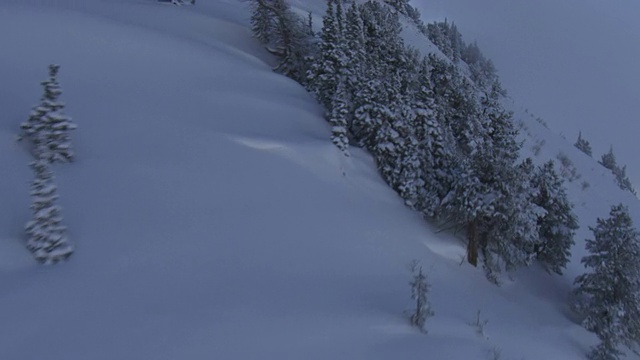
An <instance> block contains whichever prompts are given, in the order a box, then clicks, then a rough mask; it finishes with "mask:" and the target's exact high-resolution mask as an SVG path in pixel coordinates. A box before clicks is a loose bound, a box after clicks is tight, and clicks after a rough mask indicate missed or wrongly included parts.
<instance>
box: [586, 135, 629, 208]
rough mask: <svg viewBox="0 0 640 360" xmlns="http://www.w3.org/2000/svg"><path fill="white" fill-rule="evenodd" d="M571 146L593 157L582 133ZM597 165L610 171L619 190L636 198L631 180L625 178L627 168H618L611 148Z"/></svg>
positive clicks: (589, 145)
mask: <svg viewBox="0 0 640 360" xmlns="http://www.w3.org/2000/svg"><path fill="white" fill-rule="evenodd" d="M573 146H575V147H576V148H578V150H580V151H582V152H583V153H585V154H587V155H589V156H590V157H592V156H593V151H592V150H591V144H590V143H589V141H588V140H587V139H585V138H583V137H582V132H580V133H578V140H577V141H576V143H575V144H573ZM598 163H599V164H600V165H602V166H604V167H605V168H607V169H609V170H611V173H612V174H613V176H614V177H615V179H616V183H617V184H618V186H619V187H620V189H622V190H625V191H628V192H630V193H632V194H633V195H636V196H637V193H636V190H635V188H634V187H633V184H632V183H631V180H629V177H628V176H627V166H626V165H623V166H622V167H620V166H618V163H617V161H616V155H615V154H614V153H613V147H611V148H609V152H608V153H606V154H604V155H602V157H601V158H600V161H598Z"/></svg>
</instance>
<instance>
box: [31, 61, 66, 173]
mask: <svg viewBox="0 0 640 360" xmlns="http://www.w3.org/2000/svg"><path fill="white" fill-rule="evenodd" d="M59 70H60V66H59V65H55V64H52V65H49V79H47V80H46V81H43V82H42V86H43V87H44V94H43V96H42V99H41V103H40V105H38V106H36V107H34V108H33V110H32V112H31V114H30V115H29V119H28V120H27V121H26V122H24V123H22V125H21V126H20V127H21V128H22V136H21V138H25V137H26V138H28V139H29V140H30V141H31V144H32V145H33V153H34V155H35V156H36V158H38V159H45V160H47V161H49V162H70V161H73V158H74V152H73V147H72V145H71V137H70V135H69V132H70V131H71V130H74V129H75V128H76V125H75V124H74V123H73V122H72V121H71V118H70V117H69V116H67V115H65V114H64V112H63V110H64V107H65V105H64V103H62V102H60V100H59V97H60V95H61V94H62V89H61V88H60V84H59V83H58V79H57V76H58V71H59Z"/></svg>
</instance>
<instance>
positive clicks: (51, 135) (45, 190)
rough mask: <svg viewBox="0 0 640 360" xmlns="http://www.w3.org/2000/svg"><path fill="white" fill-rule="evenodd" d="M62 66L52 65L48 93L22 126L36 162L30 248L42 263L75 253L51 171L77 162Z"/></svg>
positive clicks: (32, 165)
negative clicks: (64, 97)
mask: <svg viewBox="0 0 640 360" xmlns="http://www.w3.org/2000/svg"><path fill="white" fill-rule="evenodd" d="M59 69H60V66H59V65H50V66H49V78H48V79H47V80H45V81H43V82H42V86H43V88H44V94H43V95H42V98H41V100H40V104H39V105H37V106H35V107H34V108H33V110H32V111H31V114H30V115H29V118H28V120H27V121H26V122H24V123H22V125H21V126H20V127H21V129H22V134H21V135H20V137H19V139H20V140H23V139H24V140H27V141H28V142H29V144H30V146H31V153H32V155H33V157H34V158H35V160H34V161H33V162H32V163H31V164H30V166H31V168H32V169H33V171H34V175H35V179H34V180H33V183H32V184H31V198H32V205H31V210H32V211H33V217H32V219H31V220H30V221H29V222H28V223H27V224H26V226H25V230H26V232H27V235H28V239H27V248H28V249H29V250H30V251H31V252H32V253H33V256H34V257H35V258H36V260H38V261H39V262H42V263H45V264H52V263H56V262H58V261H60V260H64V259H67V258H68V257H69V256H71V254H72V253H73V250H74V249H73V246H72V245H71V244H70V242H69V240H68V238H67V234H66V227H65V226H64V225H62V214H61V213H62V211H61V208H60V206H58V205H57V204H56V201H57V199H58V195H57V187H56V185H55V183H54V175H53V172H52V170H51V164H52V163H66V162H71V161H73V159H74V156H75V155H74V151H73V147H72V146H71V138H70V135H69V132H70V131H72V130H74V129H75V128H76V125H75V124H74V123H73V122H72V121H71V118H70V117H69V116H67V115H65V114H64V111H63V110H64V107H65V105H64V103H62V102H61V101H60V100H59V98H60V95H61V94H62V89H61V88H60V84H59V83H58V80H57V76H58V71H59Z"/></svg>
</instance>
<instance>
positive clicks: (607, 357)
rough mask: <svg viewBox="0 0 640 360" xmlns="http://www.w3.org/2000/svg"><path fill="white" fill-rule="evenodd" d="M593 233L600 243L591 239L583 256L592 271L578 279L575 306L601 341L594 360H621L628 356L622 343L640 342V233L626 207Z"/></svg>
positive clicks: (617, 208)
mask: <svg viewBox="0 0 640 360" xmlns="http://www.w3.org/2000/svg"><path fill="white" fill-rule="evenodd" d="M591 231H593V234H594V237H595V239H594V240H587V242H586V244H587V245H586V247H587V250H588V251H589V253H590V254H589V255H587V256H585V257H583V258H582V263H583V264H584V266H585V267H587V268H588V269H590V270H591V272H589V273H586V274H583V275H580V276H578V277H577V278H576V281H575V283H576V285H577V286H578V288H577V289H576V294H577V295H578V296H577V299H579V300H578V301H577V302H576V304H574V306H575V308H576V310H577V311H578V312H580V313H581V314H582V315H584V316H585V320H584V321H583V326H584V327H585V328H587V329H588V330H590V331H593V332H595V334H596V335H597V336H598V338H599V339H600V344H599V345H598V346H597V347H595V348H593V349H592V351H591V353H590V354H589V358H590V359H592V360H616V359H619V358H620V356H621V355H623V353H622V351H620V349H619V348H618V347H619V345H621V344H622V345H625V346H627V347H630V346H632V345H633V344H634V343H637V342H638V340H640V309H639V305H640V243H639V241H640V233H638V231H637V230H636V229H635V228H634V226H633V223H632V221H631V218H630V216H629V213H628V210H627V208H626V207H624V206H623V205H617V206H613V207H612V208H611V212H610V217H609V218H608V219H605V220H602V219H598V226H596V227H595V228H591Z"/></svg>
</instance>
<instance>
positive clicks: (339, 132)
mask: <svg viewBox="0 0 640 360" xmlns="http://www.w3.org/2000/svg"><path fill="white" fill-rule="evenodd" d="M347 96H348V94H347V92H346V84H345V80H344V79H340V80H339V82H338V86H337V89H336V94H335V95H334V98H333V102H332V106H331V107H332V112H331V114H330V116H329V123H330V124H331V125H332V128H331V141H332V142H333V143H334V144H335V145H336V146H337V147H338V149H340V151H342V153H343V154H344V155H345V156H349V137H348V135H347V114H348V112H349V109H348V108H347V107H348V105H347Z"/></svg>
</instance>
